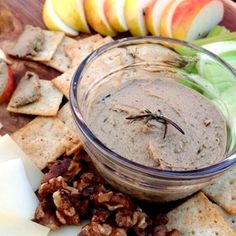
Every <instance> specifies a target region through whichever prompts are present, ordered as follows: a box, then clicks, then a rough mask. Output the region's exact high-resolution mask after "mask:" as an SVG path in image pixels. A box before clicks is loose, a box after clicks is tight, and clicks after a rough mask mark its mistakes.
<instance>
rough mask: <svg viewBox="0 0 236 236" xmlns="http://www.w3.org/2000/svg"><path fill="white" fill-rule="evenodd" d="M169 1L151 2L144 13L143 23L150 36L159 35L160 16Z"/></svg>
mask: <svg viewBox="0 0 236 236" xmlns="http://www.w3.org/2000/svg"><path fill="white" fill-rule="evenodd" d="M170 1H171V0H153V1H152V2H151V3H150V4H149V5H148V7H147V9H146V11H145V21H146V26H147V29H148V31H149V32H150V33H151V34H152V35H156V36H159V35H160V31H161V30H160V26H161V16H162V13H163V11H164V10H165V8H166V6H167V5H168V4H169V3H170Z"/></svg>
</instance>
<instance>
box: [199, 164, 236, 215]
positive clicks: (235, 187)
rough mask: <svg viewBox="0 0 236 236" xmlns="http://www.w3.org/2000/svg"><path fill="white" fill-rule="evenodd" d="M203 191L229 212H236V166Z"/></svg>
mask: <svg viewBox="0 0 236 236" xmlns="http://www.w3.org/2000/svg"><path fill="white" fill-rule="evenodd" d="M203 192H204V193H205V194H206V195H207V196H208V197H209V198H210V199H211V200H212V201H214V202H216V203H217V204H218V205H219V206H221V207H222V208H223V209H224V210H225V211H226V212H228V213H229V214H236V167H234V168H233V169H231V170H230V171H228V172H227V173H225V174H224V175H223V176H221V177H220V178H218V179H217V180H216V181H215V182H214V183H212V184H210V185H209V186H207V187H205V188H204V189H203Z"/></svg>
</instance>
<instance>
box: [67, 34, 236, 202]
mask: <svg viewBox="0 0 236 236" xmlns="http://www.w3.org/2000/svg"><path fill="white" fill-rule="evenodd" d="M177 51H180V52H184V53H185V55H183V53H182V54H181V55H180V54H179V53H177ZM203 61H204V62H206V61H207V62H208V61H209V62H211V63H212V62H214V63H216V64H217V66H218V69H220V70H222V72H224V75H225V74H228V75H229V76H231V77H232V76H233V77H235V76H236V74H235V72H234V70H233V69H232V68H231V67H230V66H228V65H226V64H225V63H224V62H223V61H222V60H220V59H219V58H217V57H216V56H214V55H213V54H211V53H210V52H207V51H206V50H204V49H201V48H198V47H195V46H191V45H189V44H187V43H185V42H181V41H177V40H173V39H165V38H158V37H143V38H127V39H122V40H117V41H115V42H112V43H109V44H107V45H105V46H103V47H101V48H99V49H98V50H96V51H94V52H93V53H92V54H91V55H90V56H89V57H87V58H86V59H85V60H84V61H83V63H81V65H80V66H79V67H78V69H77V71H76V73H75V75H74V77H73V81H72V84H71V90H70V102H71V108H72V113H73V116H74V119H75V122H76V124H77V126H78V132H79V134H80V137H81V140H82V142H83V144H84V147H85V149H86V151H87V152H88V154H89V155H90V156H91V158H92V160H93V162H94V165H95V167H96V168H97V170H98V171H99V173H100V174H101V175H102V176H103V177H104V178H105V179H106V180H107V181H108V182H109V183H110V184H111V185H113V186H114V187H115V188H117V189H119V190H120V191H122V192H125V193H128V194H130V195H131V196H133V197H135V198H138V199H141V200H147V201H157V202H160V201H161V202H162V201H173V200H177V199H180V198H184V197H186V196H189V195H191V194H192V193H194V192H196V191H198V190H200V189H201V188H203V187H205V186H206V185H207V184H209V183H211V182H212V181H214V180H215V179H216V178H217V177H218V176H220V175H221V174H222V173H224V172H225V171H226V170H228V169H229V168H230V167H232V166H233V165H234V164H235V163H236V158H235V157H234V155H232V154H233V153H234V149H235V148H234V145H233V144H232V140H233V139H232V134H231V132H230V127H229V119H228V117H229V114H228V109H227V104H225V103H224V101H221V99H220V96H218V93H216V92H214V87H211V84H208V83H207V80H205V79H204V78H203V77H202V76H201V75H199V73H198V71H197V70H198V69H199V71H200V69H201V70H202V66H203V65H202V64H203ZM235 83H236V81H235Z"/></svg>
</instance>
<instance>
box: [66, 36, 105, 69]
mask: <svg viewBox="0 0 236 236" xmlns="http://www.w3.org/2000/svg"><path fill="white" fill-rule="evenodd" d="M100 40H103V38H102V36H101V35H99V34H96V35H93V36H90V37H87V38H83V39H80V40H78V41H77V42H75V43H73V44H71V45H68V46H66V47H65V52H66V54H67V55H68V57H69V58H70V59H71V61H72V67H74V66H78V65H79V64H80V63H81V62H82V61H83V59H85V58H86V57H87V56H88V55H89V54H90V53H91V52H92V51H93V50H94V49H93V48H94V44H95V43H97V42H98V41H100Z"/></svg>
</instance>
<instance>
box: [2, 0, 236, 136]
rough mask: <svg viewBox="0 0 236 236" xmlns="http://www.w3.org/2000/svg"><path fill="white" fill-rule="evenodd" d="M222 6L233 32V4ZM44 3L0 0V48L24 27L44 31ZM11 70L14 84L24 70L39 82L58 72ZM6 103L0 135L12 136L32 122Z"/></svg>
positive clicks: (31, 66) (18, 66) (21, 64)
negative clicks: (11, 110) (7, 107)
mask: <svg viewBox="0 0 236 236" xmlns="http://www.w3.org/2000/svg"><path fill="white" fill-rule="evenodd" d="M222 1H223V2H224V4H225V9H226V10H225V13H226V14H225V17H224V20H223V22H222V24H223V25H225V26H226V27H228V28H229V29H230V30H232V31H236V22H235V16H236V4H235V3H233V2H232V1H231V0H222ZM43 2H44V0H0V48H2V49H3V50H7V49H8V48H10V47H11V46H12V45H13V44H14V41H15V40H16V38H17V37H18V35H19V34H20V33H21V32H22V30H23V28H24V26H25V25H27V24H31V25H34V26H40V27H41V28H45V26H44V24H43V21H42V8H43ZM12 68H13V71H14V79H15V82H16V84H17V82H18V81H19V79H20V78H21V76H22V75H23V74H24V73H25V72H26V71H27V70H30V71H34V72H36V73H38V74H39V76H40V78H42V79H48V80H50V79H52V78H54V77H56V76H57V75H58V74H59V73H58V72H57V71H55V70H53V69H50V68H48V67H46V66H44V65H41V64H40V63H35V62H30V61H23V60H13V64H12ZM6 106H7V103H5V104H2V105H0V122H1V123H2V124H3V128H2V129H1V130H0V135H2V134H5V133H12V132H14V131H16V130H17V129H19V128H20V127H22V126H24V125H25V124H26V123H27V122H29V121H30V120H32V118H33V117H32V116H24V115H16V114H12V113H9V112H7V111H6Z"/></svg>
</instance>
